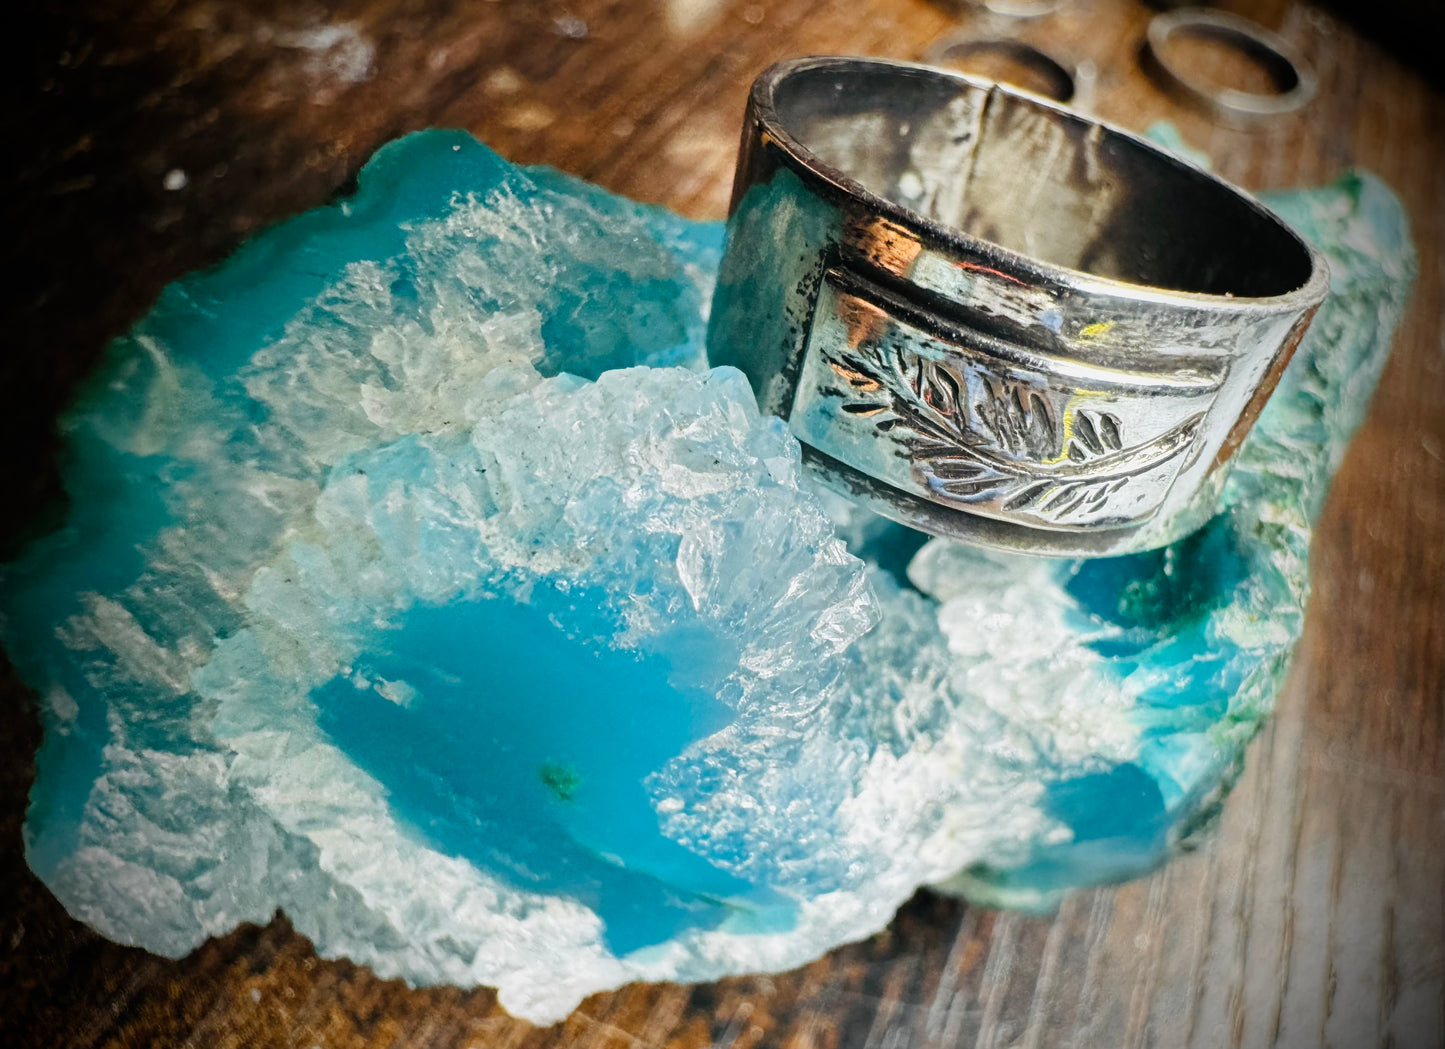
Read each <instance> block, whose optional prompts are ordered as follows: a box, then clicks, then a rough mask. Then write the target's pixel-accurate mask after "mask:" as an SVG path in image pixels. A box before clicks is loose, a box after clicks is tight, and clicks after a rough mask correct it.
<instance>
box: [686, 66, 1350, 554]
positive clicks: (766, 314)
mask: <svg viewBox="0 0 1445 1049" xmlns="http://www.w3.org/2000/svg"><path fill="white" fill-rule="evenodd" d="M1327 285H1328V277H1327V274H1326V270H1325V265H1324V262H1323V260H1322V259H1321V258H1320V256H1319V255H1318V253H1317V252H1315V251H1314V250H1313V249H1312V248H1310V247H1309V246H1308V245H1306V244H1305V243H1304V241H1302V240H1301V239H1300V238H1299V237H1298V236H1297V235H1296V234H1294V233H1293V232H1292V231H1291V230H1290V229H1289V228H1288V227H1287V226H1285V225H1284V224H1283V223H1282V222H1280V221H1279V220H1278V219H1277V218H1275V217H1274V216H1273V215H1271V214H1270V213H1269V212H1268V211H1266V210H1265V209H1264V208H1263V207H1262V206H1261V205H1260V204H1258V203H1257V202H1256V201H1254V200H1253V199H1252V198H1250V197H1248V196H1247V195H1245V194H1244V193H1242V192H1240V191H1239V190H1237V189H1235V188H1233V187H1232V186H1230V185H1228V184H1227V183H1224V182H1222V181H1221V180H1219V179H1217V178H1215V177H1214V176H1212V175H1210V174H1208V173H1207V172H1204V171H1202V170H1200V169H1198V168H1196V167H1194V166H1192V165H1190V164H1188V163H1187V162H1185V161H1183V160H1180V159H1179V158H1177V157H1174V156H1173V155H1171V154H1168V153H1166V152H1164V151H1162V150H1160V149H1159V148H1158V147H1156V146H1154V145H1152V144H1150V143H1148V142H1146V141H1144V140H1142V139H1140V138H1137V137H1136V136H1133V135H1130V134H1128V133H1127V132H1123V131H1120V130H1117V129H1115V128H1111V127H1108V126H1106V125H1103V124H1100V123H1099V122H1097V121H1094V120H1091V119H1089V118H1087V117H1084V116H1081V115H1080V114H1078V113H1075V112H1072V111H1070V110H1068V109H1065V108H1063V107H1061V106H1058V105H1055V104H1053V103H1051V102H1049V101H1047V100H1045V99H1042V98H1039V97H1037V96H1034V95H1030V94H1027V93H1024V92H1019V91H1014V90H1011V89H1009V88H1005V87H1001V86H998V85H993V84H989V83H986V82H982V81H979V80H976V79H973V78H970V77H967V76H964V75H961V74H955V73H950V72H947V71H943V70H938V69H934V68H930V67H926V66H915V65H908V64H904V63H897V62H887V61H881V60H874V59H850V58H808V59H798V60H794V61H790V62H784V63H781V64H779V65H776V66H774V67H772V68H771V69H769V70H768V71H767V72H765V73H764V74H763V75H762V76H761V77H759V78H758V80H757V82H756V83H755V84H754V87H753V91H752V95H751V98H750V101H749V104H748V112H747V119H746V124H745V127H744V132H743V143H742V151H741V155H740V158H739V164H738V176H737V182H736V184H735V187H734V198H733V211H732V216H731V218H730V219H729V224H728V245H727V250H726V253H725V256H724V259H723V265H722V271H721V275H720V278H719V282H718V288H717V292H716V294H715V297H714V301H713V310H712V320H711V327H710V330H709V334H708V347H709V356H710V358H711V360H712V362H713V363H714V364H731V365H735V366H736V367H738V368H740V369H742V371H743V372H744V373H746V374H747V375H748V377H749V379H750V380H751V382H752V384H753V388H754V390H755V391H756V392H757V394H758V400H759V403H760V405H761V407H762V408H763V409H764V410H765V411H768V412H772V413H774V414H777V415H779V416H782V417H783V418H785V419H787V420H788V421H789V426H790V427H791V429H792V431H793V433H794V434H795V435H796V436H797V437H798V439H799V441H800V442H802V445H803V449H804V457H805V459H806V460H807V461H808V462H809V463H810V464H811V466H812V467H813V469H814V471H815V473H817V474H818V475H819V476H820V477H821V478H823V479H824V480H825V481H826V482H827V483H828V484H830V485H831V486H833V487H835V488H838V489H840V490H842V491H844V492H845V493H847V494H850V495H852V496H853V497H854V498H856V499H859V500H861V501H863V502H865V503H867V504H868V505H870V506H871V507H872V508H873V509H875V510H878V511H879V512H881V513H884V514H886V515H888V516H890V517H893V518H895V519H898V520H901V521H904V522H905V523H908V524H911V525H913V526H915V527H918V528H922V529H924V530H926V531H929V532H933V533H936V534H940V535H951V536H956V537H959V538H962V539H968V540H972V541H976V542H982V543H986V544H988V545H993V546H1001V547H1007V548H1009V549H1016V550H1028V551H1033V552H1038V553H1053V554H1070V555H1076V554H1085V555H1089V554H1114V553H1125V552H1129V551H1133V550H1141V549H1147V548H1149V547H1153V546H1158V545H1162V544H1164V543H1167V542H1170V541H1172V540H1174V539H1176V538H1178V537H1179V536H1181V535H1183V534H1185V533H1187V532H1188V531H1190V530H1192V529H1193V528H1195V527H1197V526H1198V525H1199V524H1201V523H1203V521H1205V520H1207V519H1208V517H1210V516H1211V515H1212V514H1213V512H1214V510H1215V509H1216V505H1217V500H1218V496H1219V493H1220V490H1221V488H1222V486H1223V483H1224V477H1225V473H1226V471H1227V468H1228V464H1229V461H1230V459H1231V457H1232V456H1233V454H1234V451H1235V449H1236V448H1237V447H1238V445H1239V443H1240V441H1241V440H1242V439H1243V437H1244V434H1245V433H1246V432H1247V431H1248V429H1249V427H1250V425H1252V423H1253V421H1254V419H1255V417H1256V416H1257V415H1258V413H1259V411H1260V409H1261V408H1262V407H1263V405H1264V402H1265V399H1266V398H1267V397H1268V395H1269V393H1270V391H1271V390H1272V389H1273V388H1274V385H1275V382H1276V380H1277V378H1278V376H1279V373H1280V372H1281V371H1282V369H1283V368H1284V365H1285V364H1286V363H1287V362H1288V360H1289V356H1290V354H1291V353H1292V352H1293V349H1294V346H1295V344H1296V343H1297V342H1298V340H1299V338H1300V337H1301V335H1302V334H1303V333H1304V330H1305V328H1306V326H1307V325H1308V323H1309V320H1310V318H1311V316H1313V314H1314V310H1315V308H1316V306H1318V304H1319V303H1320V301H1321V300H1322V299H1323V297H1324V294H1325V291H1326V288H1327Z"/></svg>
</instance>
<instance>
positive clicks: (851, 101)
mask: <svg viewBox="0 0 1445 1049" xmlns="http://www.w3.org/2000/svg"><path fill="white" fill-rule="evenodd" d="M771 96H772V97H771V103H772V108H773V111H774V112H775V113H776V115H777V120H778V122H779V125H780V127H781V130H783V131H784V132H785V133H786V134H787V135H788V136H790V137H791V138H792V139H793V140H794V141H795V142H796V143H797V144H798V145H799V146H801V147H802V148H803V149H804V150H806V151H807V152H809V153H811V154H813V156H814V157H815V158H817V159H818V160H820V161H822V163H823V164H825V165H827V166H828V167H831V168H833V169H835V170H836V171H838V172H840V173H841V174H843V175H845V176H846V177H848V178H849V179H851V180H853V181H854V182H856V183H857V184H859V185H860V186H861V187H862V188H863V189H864V190H866V191H867V192H869V193H871V194H873V195H874V196H876V197H881V198H883V199H884V200H886V201H890V202H892V203H893V204H894V205H897V206H900V207H903V208H905V209H908V210H909V211H912V212H915V213H916V214H919V215H922V216H923V217H924V218H926V219H929V220H931V221H932V222H934V223H936V224H938V225H941V226H943V227H946V228H949V229H952V230H956V231H959V232H961V233H963V234H965V235H967V236H969V237H972V238H977V239H980V240H984V241H988V242H990V243H992V244H995V245H998V246H1000V247H1002V248H1005V249H1008V250H1010V251H1013V252H1016V253H1018V254H1021V255H1025V256H1028V257H1030V258H1033V259H1035V260H1038V261H1041V262H1045V263H1050V264H1053V265H1055V266H1061V267H1065V268H1067V269H1072V270H1077V271H1081V272H1083V273H1087V274H1092V275H1094V276H1098V277H1105V278H1110V279H1114V280H1121V281H1126V282H1129V283H1132V284H1142V285H1147V286H1152V287H1156V288H1162V289H1167V290H1171V291H1182V292H1194V293H1202V294H1210V295H1227V296H1238V297H1247V298H1267V297H1273V296H1276V295H1283V294H1286V293H1288V292H1290V291H1293V290H1295V289H1297V288H1300V287H1302V286H1303V285H1304V284H1305V283H1307V282H1308V280H1309V279H1310V276H1311V272H1312V268H1313V265H1312V259H1311V257H1310V254H1309V251H1308V249H1307V248H1305V246H1304V244H1303V243H1302V242H1301V241H1300V240H1299V239H1298V238H1297V237H1296V236H1295V235H1294V234H1293V233H1292V232H1290V230H1289V229H1288V228H1287V227H1285V226H1284V225H1283V224H1282V223H1280V222H1279V221H1278V220H1277V219H1275V218H1274V217H1273V216H1272V215H1270V214H1269V213H1268V212H1267V211H1265V210H1264V209H1263V208H1262V207H1260V206H1259V205H1257V204H1255V203H1254V202H1253V201H1252V200H1250V199H1249V198H1247V197H1245V196H1244V195H1243V194H1242V193H1240V192H1238V191H1237V190H1235V189H1233V187H1231V186H1229V185H1227V184H1226V183H1224V182H1222V181H1220V180H1218V179H1216V178H1214V177H1213V176H1211V175H1209V174H1207V173H1206V172H1203V171H1200V170H1199V169H1197V168H1194V167H1193V166H1191V165H1189V164H1186V163H1184V162H1183V161H1181V160H1179V159H1178V158H1176V157H1174V156H1173V155H1171V154H1169V153H1166V152H1164V151H1163V150H1162V149H1160V148H1158V147H1155V146H1152V145H1150V144H1148V143H1146V142H1143V141H1141V140H1139V139H1136V138H1134V137H1133V136H1131V135H1126V134H1124V133H1121V132H1118V131H1115V130H1113V129H1111V128H1108V127H1105V126H1104V125H1102V124H1099V123H1097V122H1096V121H1092V120H1089V119H1088V118H1086V117H1083V116H1080V115H1078V114H1076V113H1072V112H1069V111H1067V110H1062V109H1060V108H1058V107H1056V106H1053V105H1050V104H1048V103H1046V102H1044V101H1042V100H1040V99H1037V98H1034V97H1031V96H1028V95H1023V94H1018V93H1016V92H1013V91H1009V90H1008V89H1006V88H1001V87H998V86H995V85H989V84H985V83H979V82H973V81H969V80H965V79H963V78H961V77H955V76H951V75H949V74H947V73H943V72H940V71H937V70H930V69H927V68H923V67H916V66H900V65H890V64H884V63H877V62H869V61H866V60H859V61H848V60H836V61H831V62H826V63H819V64H817V65H799V66H797V67H794V68H793V69H791V70H789V71H787V72H786V73H784V74H783V75H782V76H780V77H779V78H777V79H776V80H775V81H773V83H772V85H771Z"/></svg>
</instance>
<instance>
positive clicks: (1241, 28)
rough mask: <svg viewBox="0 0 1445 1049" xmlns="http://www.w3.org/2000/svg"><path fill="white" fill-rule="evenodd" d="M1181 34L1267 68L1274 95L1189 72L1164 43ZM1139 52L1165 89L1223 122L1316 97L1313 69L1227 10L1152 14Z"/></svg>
mask: <svg viewBox="0 0 1445 1049" xmlns="http://www.w3.org/2000/svg"><path fill="white" fill-rule="evenodd" d="M1182 36H1196V37H1202V38H1205V39H1209V40H1216V41H1220V42H1222V43H1226V44H1229V45H1230V46H1232V47H1234V48H1237V49H1238V50H1239V51H1241V52H1242V53H1244V54H1246V55H1249V56H1251V57H1252V58H1254V59H1255V60H1257V61H1258V62H1259V63H1260V64H1261V65H1263V66H1264V67H1265V69H1266V70H1268V72H1269V73H1270V75H1271V76H1272V77H1273V79H1274V81H1275V83H1276V84H1277V85H1278V86H1279V91H1278V92H1276V93H1273V94H1260V93H1258V92H1253V91H1239V90H1237V89H1235V88H1227V87H1217V86H1215V85H1213V84H1210V83H1208V82H1207V81H1205V80H1203V79H1201V78H1199V77H1197V76H1195V75H1193V74H1191V73H1190V72H1189V71H1188V70H1187V69H1185V68H1183V67H1181V66H1180V65H1178V64H1177V63H1176V62H1175V61H1174V60H1173V59H1172V58H1170V55H1169V41H1170V40H1171V39H1173V38H1175V37H1182ZM1144 54H1145V59H1146V68H1148V69H1149V70H1150V72H1152V73H1153V74H1154V75H1155V77H1156V79H1158V80H1159V81H1161V82H1162V83H1163V85H1164V87H1165V88H1166V89H1168V90H1170V91H1172V92H1173V93H1174V94H1175V95H1177V96H1179V97H1180V98H1183V99H1184V100H1185V101H1187V102H1191V103H1193V104H1194V105H1196V106H1198V107H1200V108H1201V109H1204V110H1207V111H1208V112H1209V113H1211V114H1213V115H1214V116H1216V117H1218V118H1220V119H1223V120H1227V121H1240V120H1254V119H1258V118H1260V117H1271V116H1279V115H1281V114H1284V113H1290V112H1293V111H1294V110H1296V109H1299V108H1300V107H1301V106H1303V105H1304V104H1305V103H1306V102H1308V101H1309V100H1310V99H1312V98H1313V97H1314V95H1315V90H1316V85H1317V81H1316V78H1315V74H1314V71H1313V70H1311V69H1310V67H1309V65H1308V64H1307V63H1306V62H1305V61H1304V59H1303V58H1300V57H1299V56H1298V55H1296V54H1295V53H1294V51H1293V49H1292V48H1291V47H1290V46H1289V44H1287V43H1286V42H1285V41H1284V39H1283V38H1281V37H1280V36H1278V35H1277V34H1275V33H1272V32H1270V31H1269V30H1268V29H1265V28H1264V27H1263V26H1261V25H1258V24H1256V23H1254V22H1251V21H1250V20H1249V19H1247V18H1241V17H1240V16H1239V15H1234V14H1230V13H1229V12H1228V11H1213V10H1210V9H1208V8H1203V7H1181V8H1178V9H1176V10H1173V11H1166V12H1164V13H1163V14H1158V15H1155V16H1154V17H1153V18H1152V19H1151V20H1150V22H1149V28H1148V30H1147V32H1146V33H1145V52H1144Z"/></svg>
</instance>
